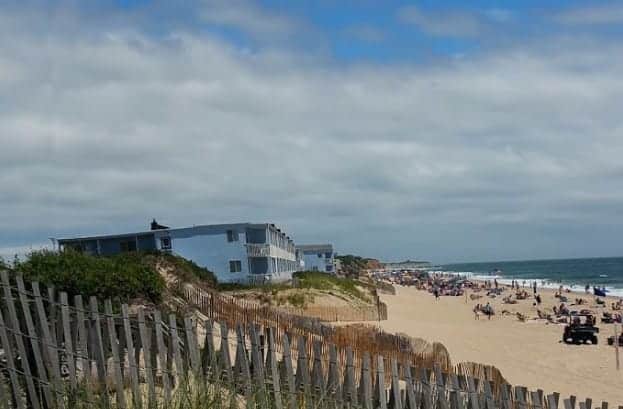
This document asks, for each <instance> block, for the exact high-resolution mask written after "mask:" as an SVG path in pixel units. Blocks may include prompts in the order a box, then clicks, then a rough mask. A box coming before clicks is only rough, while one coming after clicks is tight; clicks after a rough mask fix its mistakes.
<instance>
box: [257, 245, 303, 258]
mask: <svg viewBox="0 0 623 409" xmlns="http://www.w3.org/2000/svg"><path fill="white" fill-rule="evenodd" d="M246 246H247V256H248V257H276V258H281V259H284V260H290V261H295V260H296V256H295V254H294V252H288V251H286V250H284V249H281V248H279V247H276V246H271V245H269V244H266V243H247V244H246Z"/></svg>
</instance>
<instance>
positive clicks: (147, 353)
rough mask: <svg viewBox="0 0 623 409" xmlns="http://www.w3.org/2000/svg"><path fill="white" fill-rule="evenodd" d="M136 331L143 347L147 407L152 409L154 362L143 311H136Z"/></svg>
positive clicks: (140, 309)
mask: <svg viewBox="0 0 623 409" xmlns="http://www.w3.org/2000/svg"><path fill="white" fill-rule="evenodd" d="M138 330H139V335H140V337H141V344H142V345H143V360H144V361H145V380H146V381H147V407H148V408H152V407H155V405H156V403H157V402H156V385H155V384H154V369H155V368H154V360H153V359H152V353H153V354H155V353H156V351H155V350H154V351H152V349H151V346H152V337H151V331H149V330H148V329H147V324H146V321H145V310H144V309H143V308H139V309H138Z"/></svg>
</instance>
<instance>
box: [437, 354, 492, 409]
mask: <svg viewBox="0 0 623 409" xmlns="http://www.w3.org/2000/svg"><path fill="white" fill-rule="evenodd" d="M433 370H434V371H435V385H436V390H437V407H438V408H439V409H449V408H450V405H449V404H448V401H447V399H446V391H445V388H446V386H445V383H444V379H443V374H442V372H441V366H440V365H439V364H438V363H435V365H434V366H433ZM488 409H493V408H488Z"/></svg>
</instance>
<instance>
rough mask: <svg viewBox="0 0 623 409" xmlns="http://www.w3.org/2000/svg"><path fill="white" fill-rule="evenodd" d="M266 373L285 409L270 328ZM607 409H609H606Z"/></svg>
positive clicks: (274, 397) (277, 401) (279, 404)
mask: <svg viewBox="0 0 623 409" xmlns="http://www.w3.org/2000/svg"><path fill="white" fill-rule="evenodd" d="M266 372H267V375H268V378H269V380H270V385H271V395H272V401H273V406H274V407H275V409H283V404H282V402H281V381H280V377H279V369H278V368H277V354H276V349H275V329H274V328H268V351H267V354H266ZM606 409H607V408H606Z"/></svg>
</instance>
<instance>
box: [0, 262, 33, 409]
mask: <svg viewBox="0 0 623 409" xmlns="http://www.w3.org/2000/svg"><path fill="white" fill-rule="evenodd" d="M0 275H1V276H2V286H3V287H4V298H5V302H6V307H7V309H8V312H9V323H10V326H9V327H8V328H9V331H10V332H12V333H13V338H14V339H15V343H16V344H17V353H18V355H19V357H20V358H21V366H22V371H23V372H24V378H26V388H27V389H28V396H29V397H30V403H31V404H32V406H33V408H34V409H39V408H40V407H41V406H40V405H39V396H38V393H37V389H36V388H35V383H34V378H33V376H32V373H31V372H30V365H29V364H28V354H27V353H26V347H25V346H24V340H23V338H22V331H21V329H20V325H19V320H18V319H17V312H16V310H15V304H14V300H13V294H11V284H10V282H9V275H8V272H7V271H2V272H0Z"/></svg>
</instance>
